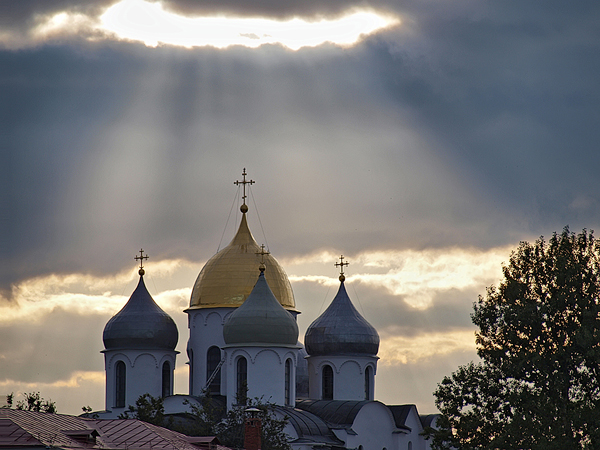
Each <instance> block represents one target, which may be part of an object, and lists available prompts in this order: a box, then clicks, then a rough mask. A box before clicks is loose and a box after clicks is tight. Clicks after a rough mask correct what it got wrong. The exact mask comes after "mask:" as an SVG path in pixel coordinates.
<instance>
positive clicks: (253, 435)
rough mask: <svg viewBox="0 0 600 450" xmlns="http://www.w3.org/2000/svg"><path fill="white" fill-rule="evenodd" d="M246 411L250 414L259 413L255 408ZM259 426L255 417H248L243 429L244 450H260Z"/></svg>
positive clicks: (259, 423) (258, 420)
mask: <svg viewBox="0 0 600 450" xmlns="http://www.w3.org/2000/svg"><path fill="white" fill-rule="evenodd" d="M246 411H248V412H250V413H252V415H253V416H254V413H255V412H259V410H258V409H257V408H248V409H247V410H246ZM260 425H261V421H260V419H259V418H257V417H248V418H247V419H246V423H245V427H244V449H245V450H260Z"/></svg>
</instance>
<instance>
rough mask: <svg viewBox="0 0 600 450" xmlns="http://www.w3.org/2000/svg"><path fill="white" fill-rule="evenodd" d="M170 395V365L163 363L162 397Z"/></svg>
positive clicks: (166, 362) (167, 362)
mask: <svg viewBox="0 0 600 450" xmlns="http://www.w3.org/2000/svg"><path fill="white" fill-rule="evenodd" d="M169 395H171V364H169V361H165V362H164V363H163V366H162V397H163V398H165V397H168V396H169Z"/></svg>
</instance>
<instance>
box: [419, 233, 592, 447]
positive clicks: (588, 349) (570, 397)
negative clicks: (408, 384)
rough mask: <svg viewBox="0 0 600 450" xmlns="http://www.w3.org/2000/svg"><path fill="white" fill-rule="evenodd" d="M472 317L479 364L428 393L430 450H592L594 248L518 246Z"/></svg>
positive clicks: (585, 243) (562, 241)
mask: <svg viewBox="0 0 600 450" xmlns="http://www.w3.org/2000/svg"><path fill="white" fill-rule="evenodd" d="M503 274H504V279H503V280H502V282H501V284H500V286H498V287H497V288H496V287H494V286H492V287H489V288H488V289H487V294H486V296H485V298H484V297H482V296H480V297H479V300H478V301H477V303H476V304H475V305H474V312H473V313H472V315H471V318H472V320H473V323H474V324H475V325H477V326H478V327H479V331H478V332H477V333H476V345H477V353H478V355H479V356H480V357H481V362H480V363H478V364H474V363H471V364H468V365H467V366H463V367H459V368H458V370H457V371H456V372H454V373H453V374H452V375H451V376H450V377H445V378H444V379H443V381H442V382H441V383H440V384H439V385H438V388H437V390H436V391H435V393H434V395H435V397H436V405H437V406H438V408H439V410H440V411H441V413H442V415H441V417H440V419H439V421H438V426H439V429H438V430H429V433H430V435H431V436H432V438H433V440H432V442H433V447H434V448H437V449H446V448H459V449H499V448H501V449H509V448H510V449H512V448H515V449H517V448H527V449H544V450H551V449H565V448H569V449H591V448H600V429H599V428H600V427H598V424H600V241H598V240H596V239H595V238H594V235H593V232H589V233H588V232H587V231H586V230H583V231H582V232H581V233H579V234H577V235H575V234H574V233H572V232H570V231H569V229H568V227H566V228H565V229H564V230H563V232H562V233H561V234H557V233H554V234H553V236H552V238H551V239H550V240H549V241H548V242H546V241H545V240H544V238H543V237H541V238H540V239H538V240H537V241H536V242H535V243H534V244H531V243H528V242H522V243H521V244H520V245H519V247H518V249H517V250H516V251H514V252H513V253H512V254H511V257H510V262H509V263H508V265H503Z"/></svg>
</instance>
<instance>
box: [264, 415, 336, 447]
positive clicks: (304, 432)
mask: <svg viewBox="0 0 600 450" xmlns="http://www.w3.org/2000/svg"><path fill="white" fill-rule="evenodd" d="M274 409H275V411H277V412H278V413H279V414H281V415H283V416H285V417H287V419H288V422H289V423H290V425H292V426H293V427H294V430H295V431H296V434H297V435H298V439H297V442H300V441H302V442H314V443H321V444H328V445H336V446H339V445H343V442H342V441H340V440H339V439H338V438H337V437H336V436H335V435H334V434H333V432H332V431H331V429H330V428H329V427H328V426H327V424H326V423H325V422H324V421H323V420H322V419H321V418H319V417H317V416H316V415H314V414H312V413H310V412H308V411H303V410H301V409H298V408H292V407H291V406H275V407H274Z"/></svg>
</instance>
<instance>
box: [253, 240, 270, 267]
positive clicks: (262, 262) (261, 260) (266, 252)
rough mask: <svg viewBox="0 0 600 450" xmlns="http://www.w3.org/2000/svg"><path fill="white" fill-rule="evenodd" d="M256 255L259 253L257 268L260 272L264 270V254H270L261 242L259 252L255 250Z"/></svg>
mask: <svg viewBox="0 0 600 450" xmlns="http://www.w3.org/2000/svg"><path fill="white" fill-rule="evenodd" d="M256 254H257V255H260V266H258V269H259V270H260V271H261V272H264V271H265V255H270V253H269V251H268V250H265V244H261V246H260V252H256Z"/></svg>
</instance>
